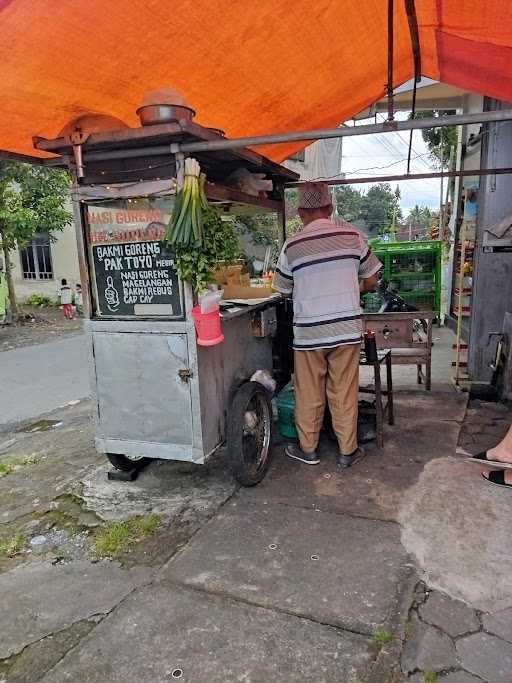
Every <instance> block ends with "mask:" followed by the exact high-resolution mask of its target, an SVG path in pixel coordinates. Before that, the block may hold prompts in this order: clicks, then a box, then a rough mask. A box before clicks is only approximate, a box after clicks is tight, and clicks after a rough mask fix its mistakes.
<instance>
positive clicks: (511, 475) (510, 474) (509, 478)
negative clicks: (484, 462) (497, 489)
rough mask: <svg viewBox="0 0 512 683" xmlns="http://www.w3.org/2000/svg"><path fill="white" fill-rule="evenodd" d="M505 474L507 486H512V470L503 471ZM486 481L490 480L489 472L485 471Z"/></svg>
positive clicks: (483, 473)
mask: <svg viewBox="0 0 512 683" xmlns="http://www.w3.org/2000/svg"><path fill="white" fill-rule="evenodd" d="M503 471H504V473H505V484H510V486H512V470H503ZM482 475H483V477H484V479H489V471H488V470H485V471H484V472H482Z"/></svg>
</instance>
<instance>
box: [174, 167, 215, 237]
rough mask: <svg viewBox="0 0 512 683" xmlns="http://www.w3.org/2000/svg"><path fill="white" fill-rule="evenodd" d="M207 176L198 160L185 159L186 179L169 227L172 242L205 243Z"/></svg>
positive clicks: (177, 198) (179, 193)
mask: <svg viewBox="0 0 512 683" xmlns="http://www.w3.org/2000/svg"><path fill="white" fill-rule="evenodd" d="M205 180H206V176H205V175H204V173H201V167H200V166H199V164H198V162H197V161H196V160H195V159H192V158H191V157H190V158H188V159H185V181H184V183H183V187H182V188H181V190H180V191H179V192H178V195H177V197H176V203H175V206H174V210H173V212H172V217H171V221H170V223H169V227H168V228H167V233H166V236H165V237H166V240H167V241H168V242H170V244H182V245H188V246H196V247H200V246H201V245H202V243H203V211H204V210H206V209H207V208H208V201H207V199H206V194H205V191H204V184H205Z"/></svg>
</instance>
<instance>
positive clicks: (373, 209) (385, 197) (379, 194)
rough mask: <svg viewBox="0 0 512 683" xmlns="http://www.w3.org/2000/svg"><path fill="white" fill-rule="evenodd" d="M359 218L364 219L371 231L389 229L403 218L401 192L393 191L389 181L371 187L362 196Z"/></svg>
mask: <svg viewBox="0 0 512 683" xmlns="http://www.w3.org/2000/svg"><path fill="white" fill-rule="evenodd" d="M397 189H398V188H397ZM359 218H362V219H363V220H364V222H365V225H366V228H367V230H368V231H369V232H374V231H377V230H380V231H382V230H386V229H389V228H390V227H391V226H392V225H393V224H396V223H398V221H400V220H401V218H402V210H401V209H400V192H399V191H398V192H397V191H396V190H395V191H393V190H392V189H391V185H390V184H389V183H379V184H378V185H374V186H373V187H370V189H369V190H368V192H367V193H366V194H363V195H362V197H361V208H360V212H359Z"/></svg>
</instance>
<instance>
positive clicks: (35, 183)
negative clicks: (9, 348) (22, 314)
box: [0, 161, 73, 316]
mask: <svg viewBox="0 0 512 683" xmlns="http://www.w3.org/2000/svg"><path fill="white" fill-rule="evenodd" d="M68 197H69V176H68V174H67V173H65V172H63V171H56V170H54V169H50V168H46V167H44V166H30V165H28V164H22V163H19V162H14V161H3V162H0V243H1V247H2V251H3V254H4V260H5V273H6V279H7V286H8V288H9V299H10V303H11V311H12V313H13V315H14V316H16V314H17V312H18V308H17V304H16V293H15V291H14V285H13V281H12V273H11V259H10V252H11V251H12V250H13V249H15V248H23V247H24V246H25V245H26V244H27V243H28V242H29V241H30V240H31V239H32V238H33V237H34V235H35V234H36V233H38V232H45V233H48V235H49V236H50V239H52V238H54V233H55V232H58V231H61V230H63V229H64V228H65V226H66V225H69V224H70V223H71V220H72V218H73V215H72V214H71V213H70V212H69V211H67V210H66V208H65V202H66V200H67V199H68Z"/></svg>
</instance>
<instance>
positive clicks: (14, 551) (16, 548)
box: [0, 533, 26, 557]
mask: <svg viewBox="0 0 512 683" xmlns="http://www.w3.org/2000/svg"><path fill="white" fill-rule="evenodd" d="M25 543H26V539H25V536H24V535H23V534H21V533H17V534H14V536H9V537H8V538H4V539H2V540H0V557H15V555H18V553H19V552H20V551H21V550H23V547H24V546H25Z"/></svg>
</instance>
